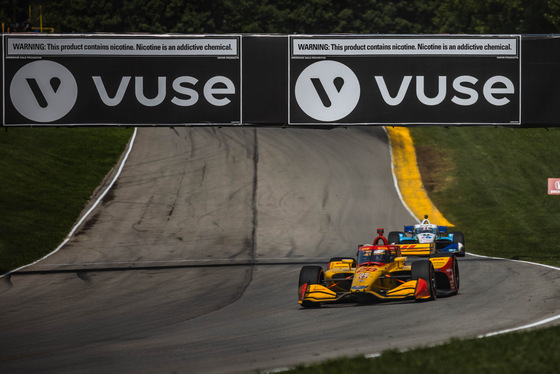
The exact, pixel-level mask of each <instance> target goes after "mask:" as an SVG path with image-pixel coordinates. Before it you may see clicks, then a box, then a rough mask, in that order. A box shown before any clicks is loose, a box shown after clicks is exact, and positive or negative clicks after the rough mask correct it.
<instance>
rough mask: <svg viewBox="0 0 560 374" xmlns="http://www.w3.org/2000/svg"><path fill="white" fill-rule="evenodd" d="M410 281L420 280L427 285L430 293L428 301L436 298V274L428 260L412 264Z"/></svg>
mask: <svg viewBox="0 0 560 374" xmlns="http://www.w3.org/2000/svg"><path fill="white" fill-rule="evenodd" d="M411 272H412V280H418V279H420V278H422V279H423V280H424V281H425V282H426V283H427V284H428V289H429V291H430V298H429V299H428V300H435V299H436V298H437V288H436V272H435V270H434V266H433V265H432V262H431V261H430V260H420V261H416V262H413V263H412V269H411Z"/></svg>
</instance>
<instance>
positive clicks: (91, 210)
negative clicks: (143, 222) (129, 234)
mask: <svg viewBox="0 0 560 374" xmlns="http://www.w3.org/2000/svg"><path fill="white" fill-rule="evenodd" d="M137 131H138V128H136V127H135V128H134V132H133V133H132V138H131V139H130V142H129V144H128V149H127V151H126V153H125V155H124V157H123V160H122V162H121V164H120V166H119V169H118V170H117V173H116V174H115V177H114V178H113V180H112V181H111V183H110V184H109V185H108V186H107V188H106V189H105V191H103V193H102V194H101V195H100V196H99V197H98V198H97V200H96V201H95V203H94V204H93V205H92V206H91V208H90V209H89V210H88V211H87V212H86V213H85V214H84V215H83V217H82V218H81V219H80V220H79V221H78V223H76V225H75V226H74V227H73V228H72V230H70V232H69V233H68V235H67V236H66V238H65V239H64V240H63V241H62V243H60V245H59V246H58V247H57V248H56V249H55V250H54V251H52V252H51V253H49V254H47V255H45V256H44V257H42V258H40V259H38V260H37V261H35V262H32V263H30V264H27V265H23V266H21V267H19V268H17V269H15V270H12V271H9V272H7V273H5V274H0V278H2V277H4V276H6V275H10V274H12V273H15V272H16V271H18V270H21V269H25V268H26V267H29V266H32V265H35V264H36V263H38V262H40V261H43V260H44V259H45V258H47V257H49V256H51V255H53V254H55V253H56V252H58V251H59V250H60V249H61V248H62V247H64V245H65V244H66V243H68V241H69V240H70V239H71V238H72V235H74V233H75V232H76V230H77V229H78V227H80V225H81V224H82V223H83V222H84V220H85V219H86V218H87V217H88V216H89V215H90V214H91V212H93V210H94V209H95V208H96V207H97V205H99V203H100V202H101V200H103V198H104V197H105V195H106V194H107V192H109V190H110V189H111V187H113V185H114V184H115V182H116V181H117V178H118V177H119V176H120V175H121V172H122V169H123V167H124V164H125V163H126V160H127V159H128V156H129V155H130V152H131V151H132V146H133V145H134V140H135V139H136V133H137Z"/></svg>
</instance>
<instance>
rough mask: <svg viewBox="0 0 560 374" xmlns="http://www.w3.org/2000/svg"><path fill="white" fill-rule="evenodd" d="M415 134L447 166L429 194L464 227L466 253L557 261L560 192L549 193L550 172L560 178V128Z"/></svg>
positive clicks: (454, 129)
mask: <svg viewBox="0 0 560 374" xmlns="http://www.w3.org/2000/svg"><path fill="white" fill-rule="evenodd" d="M412 135H413V138H414V142H415V145H417V147H418V149H419V150H430V149H431V152H430V151H428V152H427V153H428V154H429V155H432V156H434V155H435V157H436V158H437V157H439V158H440V159H441V163H440V165H446V167H444V169H446V172H445V174H444V175H440V176H439V177H436V180H439V183H437V185H436V186H435V188H434V191H432V192H431V193H430V197H431V199H432V201H433V202H434V203H435V204H436V206H437V207H438V208H439V210H440V211H441V212H442V214H443V215H444V217H446V218H447V219H448V220H449V221H450V222H452V223H453V224H454V225H455V226H457V229H459V230H461V231H463V233H464V234H465V242H466V243H465V244H466V248H467V251H470V252H473V253H478V254H484V255H490V256H497V257H504V258H510V259H519V260H526V261H533V262H541V263H544V264H549V265H554V266H560V248H559V247H558V240H557V233H559V232H560V214H558V212H560V196H554V195H548V178H560V162H559V161H558V160H560V147H559V145H560V129H550V130H545V129H512V128H491V127H490V128H489V127H467V128H457V127H451V128H449V129H445V128H415V129H413V131H412ZM418 153H419V156H418V157H419V159H420V160H422V159H423V157H424V156H422V155H421V154H420V152H418ZM425 173H426V172H425ZM505 244H507V245H505Z"/></svg>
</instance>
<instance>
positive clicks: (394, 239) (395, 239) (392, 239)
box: [387, 231, 401, 244]
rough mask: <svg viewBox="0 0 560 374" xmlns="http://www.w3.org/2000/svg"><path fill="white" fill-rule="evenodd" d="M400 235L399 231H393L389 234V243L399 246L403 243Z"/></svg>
mask: <svg viewBox="0 0 560 374" xmlns="http://www.w3.org/2000/svg"><path fill="white" fill-rule="evenodd" d="M399 234H400V232H399V231H391V232H390V233H389V236H388V237H387V241H388V242H389V244H399V243H400V242H401V237H400V235H399Z"/></svg>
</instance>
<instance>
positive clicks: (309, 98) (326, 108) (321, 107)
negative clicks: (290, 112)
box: [295, 61, 360, 122]
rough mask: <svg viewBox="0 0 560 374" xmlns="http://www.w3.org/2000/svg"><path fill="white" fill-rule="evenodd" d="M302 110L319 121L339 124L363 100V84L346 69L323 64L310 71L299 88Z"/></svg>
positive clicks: (301, 77) (337, 64)
mask: <svg viewBox="0 0 560 374" xmlns="http://www.w3.org/2000/svg"><path fill="white" fill-rule="evenodd" d="M295 98H296V101H297V103H298V105H299V106H300V108H301V110H303V111H304V112H305V114H307V115H308V116H309V117H311V118H314V119H316V120H318V121H324V122H332V121H338V120H339V119H342V118H344V117H346V116H347V115H349V114H350V113H352V111H353V110H354V108H355V107H356V105H357V104H358V100H359V99H360V82H359V81H358V77H356V74H354V72H353V71H352V70H351V69H350V68H349V67H348V66H346V65H344V64H341V63H340V62H336V61H319V62H316V63H314V64H311V65H309V66H308V67H306V68H305V69H304V70H303V71H302V72H301V74H300V75H299V77H298V79H297V81H296V86H295Z"/></svg>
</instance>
